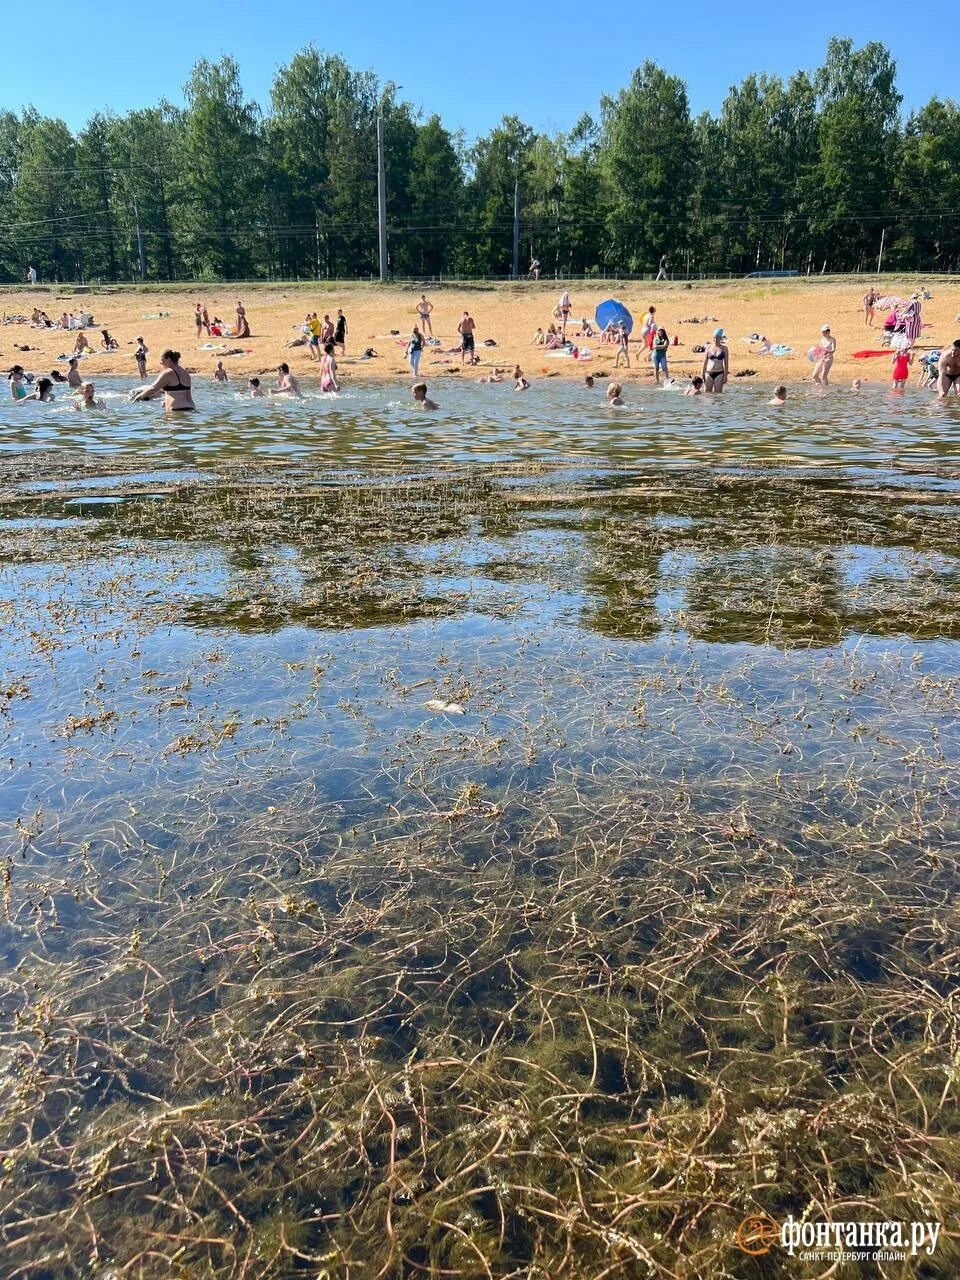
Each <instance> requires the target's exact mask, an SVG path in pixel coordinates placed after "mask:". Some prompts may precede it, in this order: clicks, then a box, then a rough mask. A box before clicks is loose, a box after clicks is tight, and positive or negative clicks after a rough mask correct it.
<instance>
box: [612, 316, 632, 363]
mask: <svg viewBox="0 0 960 1280" xmlns="http://www.w3.org/2000/svg"><path fill="white" fill-rule="evenodd" d="M621 357H623V362H624V364H625V365H626V367H627V368H628V369H629V368H630V335H629V334H628V333H627V326H626V325H625V324H624V323H623V321H622V320H621V321H620V324H619V326H618V327H617V358H616V360H614V362H613V367H614V368H615V369H619V368H620V358H621Z"/></svg>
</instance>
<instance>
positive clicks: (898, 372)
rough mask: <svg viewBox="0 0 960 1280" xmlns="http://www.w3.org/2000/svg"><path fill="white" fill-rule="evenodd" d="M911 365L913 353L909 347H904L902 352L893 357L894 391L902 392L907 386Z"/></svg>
mask: <svg viewBox="0 0 960 1280" xmlns="http://www.w3.org/2000/svg"><path fill="white" fill-rule="evenodd" d="M912 364H913V352H912V351H911V350H910V348H909V347H904V349H903V350H902V351H898V352H897V353H896V354H895V355H894V357H893V389H894V391H902V390H903V389H904V387H905V386H906V385H907V381H908V379H909V377H910V366H911V365H912Z"/></svg>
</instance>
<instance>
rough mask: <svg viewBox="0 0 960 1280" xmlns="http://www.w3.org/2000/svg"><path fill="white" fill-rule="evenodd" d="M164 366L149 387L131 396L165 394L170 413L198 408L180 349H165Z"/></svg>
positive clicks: (164, 401)
mask: <svg viewBox="0 0 960 1280" xmlns="http://www.w3.org/2000/svg"><path fill="white" fill-rule="evenodd" d="M160 364H161V366H162V368H161V369H160V373H159V375H158V376H157V378H156V380H155V381H154V382H152V383H151V384H150V386H149V387H141V388H140V390H139V391H135V392H134V393H133V396H132V397H131V398H132V399H133V400H153V399H154V398H155V397H156V396H159V395H162V396H163V407H164V409H166V411H167V412H168V413H179V412H182V411H183V410H186V409H196V407H197V406H196V405H195V404H194V403H193V395H192V394H191V390H190V386H191V383H190V375H189V373H187V371H186V369H184V368H182V367H181V365H180V352H179V351H165V352H164V353H163V355H162V356H161V357H160Z"/></svg>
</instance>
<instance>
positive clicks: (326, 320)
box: [320, 315, 333, 347]
mask: <svg viewBox="0 0 960 1280" xmlns="http://www.w3.org/2000/svg"><path fill="white" fill-rule="evenodd" d="M332 341H333V321H332V320H331V319H330V317H329V316H328V315H325V316H324V317H323V324H322V325H321V326H320V345H321V347H325V346H326V345H327V343H328V342H332Z"/></svg>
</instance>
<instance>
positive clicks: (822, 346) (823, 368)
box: [813, 324, 837, 387]
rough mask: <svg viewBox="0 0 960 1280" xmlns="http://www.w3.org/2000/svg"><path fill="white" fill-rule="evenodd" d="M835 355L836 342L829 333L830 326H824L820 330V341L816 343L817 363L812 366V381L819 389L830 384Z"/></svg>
mask: <svg viewBox="0 0 960 1280" xmlns="http://www.w3.org/2000/svg"><path fill="white" fill-rule="evenodd" d="M836 354H837V340H836V338H835V337H834V336H833V334H832V333H831V332H830V326H829V325H828V324H825V325H823V326H822V327H821V329H820V341H819V342H818V343H817V362H816V364H815V365H814V366H813V380H814V382H819V384H820V386H821V387H826V386H829V384H830V369H831V367H832V366H833V358H834V356H835V355H836Z"/></svg>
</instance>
